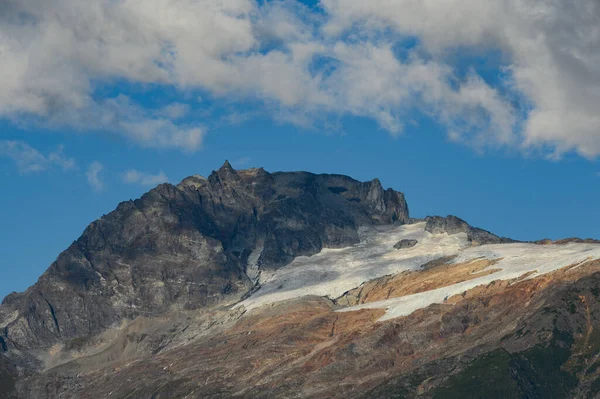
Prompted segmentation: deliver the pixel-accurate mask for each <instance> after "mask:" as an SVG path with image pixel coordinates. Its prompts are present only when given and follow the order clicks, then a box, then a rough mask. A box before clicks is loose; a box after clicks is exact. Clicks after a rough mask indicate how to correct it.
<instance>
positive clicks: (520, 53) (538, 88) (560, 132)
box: [322, 0, 600, 157]
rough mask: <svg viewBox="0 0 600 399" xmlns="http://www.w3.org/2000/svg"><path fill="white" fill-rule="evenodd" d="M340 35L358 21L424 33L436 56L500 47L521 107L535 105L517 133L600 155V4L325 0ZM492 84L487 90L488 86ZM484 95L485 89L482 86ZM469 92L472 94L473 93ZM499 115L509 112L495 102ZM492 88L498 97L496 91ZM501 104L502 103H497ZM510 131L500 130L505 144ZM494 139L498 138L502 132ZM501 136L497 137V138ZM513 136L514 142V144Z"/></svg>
mask: <svg viewBox="0 0 600 399" xmlns="http://www.w3.org/2000/svg"><path fill="white" fill-rule="evenodd" d="M322 3H323V5H324V7H325V9H326V12H327V13H328V15H330V16H331V18H330V20H329V21H328V23H327V26H326V27H325V31H326V32H328V34H330V35H333V36H336V35H339V34H340V33H341V32H343V31H347V30H349V29H352V27H356V26H357V24H358V25H360V26H362V27H363V29H383V28H392V29H393V30H395V31H396V32H397V33H398V34H400V35H405V36H413V37H417V38H419V39H420V40H421V41H422V46H423V49H422V50H423V51H426V52H428V53H429V54H430V55H431V56H432V57H434V58H435V59H437V60H444V59H446V58H447V57H448V55H449V54H450V55H451V54H454V53H459V52H460V50H461V49H462V50H464V49H465V48H473V49H475V50H477V51H480V52H482V51H485V50H486V49H493V50H499V51H501V52H502V53H503V54H504V55H505V57H506V58H507V70H508V71H509V72H510V75H511V78H512V79H511V81H510V82H506V87H505V89H512V90H513V91H514V92H516V94H517V95H519V96H522V97H521V98H520V100H521V104H518V105H517V106H516V107H515V108H517V110H521V109H528V108H531V110H530V112H529V113H528V115H527V116H526V117H525V120H524V121H523V123H522V128H521V129H516V128H515V134H517V135H519V139H520V141H521V143H522V146H524V147H532V146H533V147H535V146H550V147H552V148H553V149H554V152H555V154H558V155H560V153H563V152H566V151H570V150H575V151H577V152H579V153H580V154H581V155H583V156H587V157H594V156H597V155H598V154H600V117H598V116H597V114H598V111H597V110H598V106H599V105H600V29H599V28H598V26H599V25H598V21H600V3H598V2H596V1H593V0H575V1H573V2H561V1H554V0H490V1H477V0H467V1H464V0H448V1H443V2H440V1H435V0H425V1H423V0H398V1H394V2H390V1H386V0H371V1H361V0H344V1H341V0H323V1H322ZM489 90H490V89H489V88H485V89H484V91H488V92H489ZM477 91H478V92H479V93H480V95H481V94H484V93H483V92H482V91H481V90H480V89H479V90H477ZM472 94H473V93H471V94H470V95H465V96H466V97H471V95H472ZM484 95H485V96H486V98H487V99H483V98H482V105H484V106H485V104H487V105H488V107H489V108H488V109H490V110H495V111H494V112H495V113H496V115H497V117H498V118H502V115H503V114H505V113H506V112H507V111H508V108H506V107H503V108H505V110H501V109H500V108H498V104H490V103H489V101H490V100H491V98H490V93H488V94H484ZM497 96H498V94H497V93H493V95H492V96H491V97H497ZM494 102H496V101H494ZM506 137H507V136H505V135H504V134H501V135H500V138H501V140H500V142H501V143H502V142H503V141H504V139H505V138H506ZM491 138H495V139H497V138H498V137H497V135H492V137H491ZM490 141H492V142H494V140H490ZM511 141H512V140H509V142H511Z"/></svg>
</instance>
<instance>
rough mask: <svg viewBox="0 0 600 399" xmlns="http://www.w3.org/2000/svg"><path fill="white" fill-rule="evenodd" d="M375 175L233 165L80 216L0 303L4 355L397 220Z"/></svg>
mask: <svg viewBox="0 0 600 399" xmlns="http://www.w3.org/2000/svg"><path fill="white" fill-rule="evenodd" d="M408 220H409V215H408V208H407V205H406V202H405V200H404V195H403V194H402V193H399V192H396V191H394V190H391V189H388V190H384V189H383V188H382V186H381V183H380V182H379V180H377V179H375V180H373V181H370V182H364V183H363V182H358V181H356V180H354V179H351V178H349V177H346V176H340V175H315V174H312V173H306V172H293V173H273V174H271V173H268V172H266V171H265V170H264V169H249V170H240V171H236V170H234V169H233V168H232V167H231V165H230V164H229V163H228V162H226V163H225V164H224V165H223V166H222V167H221V168H220V169H219V170H218V171H215V172H213V173H212V174H211V175H210V176H209V177H208V178H204V177H201V176H198V175H196V176H191V177H189V178H186V179H184V180H183V181H182V182H181V183H180V184H178V185H177V186H175V185H171V184H161V185H160V186H158V187H156V188H155V189H153V190H151V191H150V192H148V193H146V194H144V195H143V196H142V197H141V198H140V199H137V200H134V201H127V202H123V203H121V204H119V205H118V207H117V208H116V209H115V210H114V211H113V212H111V213H109V214H108V215H105V216H103V217H102V218H100V219H99V220H97V221H95V222H93V223H91V224H90V225H89V226H88V227H87V228H86V229H85V231H84V232H83V234H82V235H81V237H79V239H77V240H76V241H75V242H73V244H71V246H70V247H69V248H68V249H67V250H66V251H64V252H63V253H61V254H60V255H59V256H58V259H57V260H56V261H55V262H54V263H53V264H52V265H51V266H50V268H49V269H48V270H47V271H46V272H45V273H44V274H43V275H42V276H41V277H40V279H39V280H38V282H37V283H36V284H35V285H34V286H32V287H31V288H29V289H28V290H27V291H26V292H24V293H20V294H16V293H13V294H11V295H9V296H7V297H6V298H5V300H4V301H3V304H2V306H1V307H0V326H3V328H2V329H1V330H0V339H1V340H2V341H1V342H2V348H3V350H4V351H5V352H7V353H8V355H11V353H15V350H16V351H17V352H18V351H21V350H25V349H27V350H32V349H36V348H48V347H50V346H52V345H53V344H55V343H57V342H64V341H65V340H69V339H74V338H77V337H85V336H90V335H93V334H97V333H99V332H101V331H103V330H105V329H107V328H109V327H111V326H114V325H116V324H118V323H120V321H121V320H122V319H124V318H129V319H132V318H135V317H136V316H140V315H142V316H147V315H156V314H160V313H162V312H165V311H167V310H169V309H173V308H179V309H195V308H201V307H208V306H212V305H216V304H220V303H223V302H224V301H234V300H237V299H238V298H239V297H240V296H241V295H243V294H244V293H245V292H247V291H248V290H249V289H250V288H251V287H252V286H253V285H254V284H255V281H256V273H255V272H253V273H252V274H251V273H247V272H248V270H247V268H248V259H249V256H250V255H251V254H254V255H255V256H254V257H253V259H255V260H256V262H255V263H256V265H255V266H256V267H258V269H260V268H262V267H269V268H278V267H281V266H283V265H285V264H287V263H289V262H290V261H291V260H293V259H294V257H296V256H299V255H312V254H314V253H317V252H319V251H320V250H321V249H322V248H324V247H342V246H347V245H351V244H353V243H356V242H358V233H357V230H358V227H360V226H361V225H365V224H389V223H405V222H407V221H408Z"/></svg>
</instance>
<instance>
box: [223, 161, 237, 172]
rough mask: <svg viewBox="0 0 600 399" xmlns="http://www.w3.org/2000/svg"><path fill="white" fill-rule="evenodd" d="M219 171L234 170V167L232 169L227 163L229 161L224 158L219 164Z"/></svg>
mask: <svg viewBox="0 0 600 399" xmlns="http://www.w3.org/2000/svg"><path fill="white" fill-rule="evenodd" d="M221 171H232V172H235V169H233V166H231V164H230V163H229V161H228V160H227V159H226V160H225V162H224V163H223V166H221V168H219V172H221Z"/></svg>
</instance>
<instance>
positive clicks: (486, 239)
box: [425, 215, 516, 245]
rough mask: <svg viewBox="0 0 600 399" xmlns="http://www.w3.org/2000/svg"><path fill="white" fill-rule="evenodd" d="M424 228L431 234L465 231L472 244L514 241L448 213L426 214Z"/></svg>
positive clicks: (450, 233)
mask: <svg viewBox="0 0 600 399" xmlns="http://www.w3.org/2000/svg"><path fill="white" fill-rule="evenodd" d="M425 222H426V225H425V230H426V231H428V232H430V233H431V234H441V233H447V234H449V235H452V234H458V233H467V237H468V239H469V241H471V242H472V243H474V244H479V245H484V244H506V243H511V242H516V241H515V240H512V239H510V238H505V237H498V236H497V235H495V234H492V233H490V232H489V231H486V230H483V229H480V228H477V227H472V226H470V225H469V224H468V223H467V222H465V221H464V220H462V219H460V218H458V217H456V216H453V215H448V216H446V217H441V216H428V217H426V218H425Z"/></svg>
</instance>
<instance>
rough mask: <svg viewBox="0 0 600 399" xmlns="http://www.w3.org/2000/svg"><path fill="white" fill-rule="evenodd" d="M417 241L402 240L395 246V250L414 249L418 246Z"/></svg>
mask: <svg viewBox="0 0 600 399" xmlns="http://www.w3.org/2000/svg"><path fill="white" fill-rule="evenodd" d="M417 243H418V241H417V240H400V241H398V242H397V243H396V244H394V248H396V249H404V248H412V247H414V246H415V245H417Z"/></svg>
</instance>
